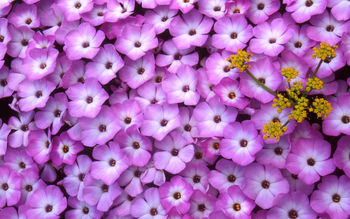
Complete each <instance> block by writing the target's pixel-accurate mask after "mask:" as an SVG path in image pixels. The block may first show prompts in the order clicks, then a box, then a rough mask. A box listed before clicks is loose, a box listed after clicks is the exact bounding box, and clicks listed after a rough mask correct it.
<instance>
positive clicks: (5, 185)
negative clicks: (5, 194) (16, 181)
mask: <svg viewBox="0 0 350 219" xmlns="http://www.w3.org/2000/svg"><path fill="white" fill-rule="evenodd" d="M1 188H2V189H3V190H4V191H7V190H8V189H9V185H8V184H7V183H3V184H2V185H1Z"/></svg>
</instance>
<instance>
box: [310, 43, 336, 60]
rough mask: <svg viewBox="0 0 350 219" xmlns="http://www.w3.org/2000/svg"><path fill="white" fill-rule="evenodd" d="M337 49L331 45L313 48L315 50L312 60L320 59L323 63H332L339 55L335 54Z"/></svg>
mask: <svg viewBox="0 0 350 219" xmlns="http://www.w3.org/2000/svg"><path fill="white" fill-rule="evenodd" d="M337 48H338V46H337V45H334V46H330V45H329V43H321V44H320V47H319V48H317V47H314V48H312V49H313V50H314V54H312V58H314V59H315V58H320V59H321V60H322V61H330V60H332V59H333V58H334V57H336V56H337V54H336V53H335V50H336V49H337Z"/></svg>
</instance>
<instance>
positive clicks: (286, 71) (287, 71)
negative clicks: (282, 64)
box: [281, 68, 299, 82]
mask: <svg viewBox="0 0 350 219" xmlns="http://www.w3.org/2000/svg"><path fill="white" fill-rule="evenodd" d="M281 74H282V75H283V76H284V77H286V80H287V82H290V81H291V80H292V79H294V78H296V77H297V76H298V74H299V72H298V70H295V69H294V68H282V69H281Z"/></svg>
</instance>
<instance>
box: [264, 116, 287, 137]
mask: <svg viewBox="0 0 350 219" xmlns="http://www.w3.org/2000/svg"><path fill="white" fill-rule="evenodd" d="M286 131H287V127H284V126H282V124H281V123H280V122H279V121H276V122H273V121H270V122H269V124H264V127H263V131H262V132H263V133H264V136H263V138H264V139H265V140H266V139H268V138H270V139H273V138H275V139H276V140H277V141H278V140H280V138H281V136H282V135H283V134H284V133H285V132H286Z"/></svg>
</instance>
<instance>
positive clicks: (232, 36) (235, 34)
mask: <svg viewBox="0 0 350 219" xmlns="http://www.w3.org/2000/svg"><path fill="white" fill-rule="evenodd" d="M237 36H238V35H237V33H235V32H233V33H231V35H230V37H231V39H236V38H237Z"/></svg>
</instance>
